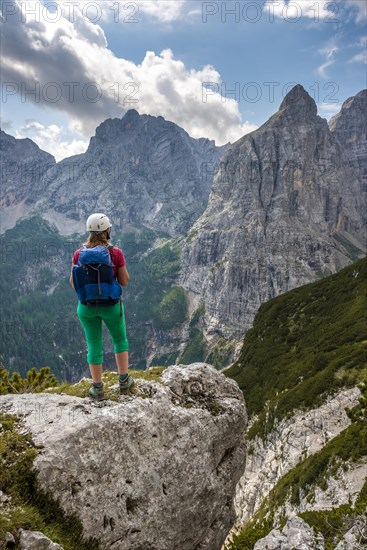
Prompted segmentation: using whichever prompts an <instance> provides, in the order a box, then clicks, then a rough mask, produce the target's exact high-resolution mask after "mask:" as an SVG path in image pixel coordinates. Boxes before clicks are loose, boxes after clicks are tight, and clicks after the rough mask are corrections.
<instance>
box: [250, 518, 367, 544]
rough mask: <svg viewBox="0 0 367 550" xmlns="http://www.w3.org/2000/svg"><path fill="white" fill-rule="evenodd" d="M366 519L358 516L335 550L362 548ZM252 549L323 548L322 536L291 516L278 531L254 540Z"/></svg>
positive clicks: (301, 520) (275, 530)
mask: <svg viewBox="0 0 367 550" xmlns="http://www.w3.org/2000/svg"><path fill="white" fill-rule="evenodd" d="M365 528H366V521H365V519H363V518H360V519H359V520H357V521H356V523H355V525H354V526H353V527H352V528H351V529H350V530H349V531H348V532H347V533H345V535H344V536H343V538H342V539H341V540H340V542H339V543H338V544H337V545H336V546H335V550H363V549H364V548H365V547H366V546H365V542H366V540H367V538H366V537H365V536H364V535H363V530H364V529H365ZM254 550H325V544H324V537H323V536H322V534H321V533H317V534H316V533H315V531H314V530H313V528H312V527H310V526H309V525H308V524H307V523H306V522H305V521H303V519H301V518H300V517H297V516H292V517H291V518H289V519H288V521H287V523H286V524H285V526H284V528H283V529H282V530H281V531H280V530H278V529H273V530H272V531H271V532H270V533H269V535H268V536H266V537H264V538H263V539H260V540H258V541H257V542H256V544H255V546H254Z"/></svg>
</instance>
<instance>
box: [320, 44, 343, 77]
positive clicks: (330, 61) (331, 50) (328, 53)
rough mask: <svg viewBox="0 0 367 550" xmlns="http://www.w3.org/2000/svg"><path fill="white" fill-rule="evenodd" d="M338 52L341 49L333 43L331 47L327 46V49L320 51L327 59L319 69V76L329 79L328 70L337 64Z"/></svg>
mask: <svg viewBox="0 0 367 550" xmlns="http://www.w3.org/2000/svg"><path fill="white" fill-rule="evenodd" d="M338 51H339V48H338V46H337V45H336V44H335V43H333V44H331V45H329V46H326V47H325V48H323V49H321V50H319V53H321V54H322V55H324V56H325V58H326V60H325V62H324V63H322V65H320V66H319V67H318V69H317V72H318V74H319V76H321V77H322V78H329V77H328V75H327V73H326V70H327V69H328V68H329V67H331V66H332V65H334V63H335V54H336V53H337V52H338Z"/></svg>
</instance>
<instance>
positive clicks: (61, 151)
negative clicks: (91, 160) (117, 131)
mask: <svg viewBox="0 0 367 550" xmlns="http://www.w3.org/2000/svg"><path fill="white" fill-rule="evenodd" d="M15 137H16V138H18V139H22V138H30V139H32V140H33V141H34V142H35V143H37V145H38V147H40V148H41V149H43V150H44V151H47V152H48V153H51V155H54V157H55V158H56V160H57V161H60V160H62V159H64V158H66V157H71V156H73V155H79V154H80V153H85V151H86V149H87V147H88V142H87V141H85V140H81V139H80V140H77V139H72V140H70V136H68V135H65V132H64V131H63V128H62V127H61V126H57V125H56V124H50V125H49V126H44V125H43V124H41V123H40V122H38V121H37V120H27V121H26V123H25V124H24V126H22V127H21V128H20V129H19V130H17V132H16V134H15Z"/></svg>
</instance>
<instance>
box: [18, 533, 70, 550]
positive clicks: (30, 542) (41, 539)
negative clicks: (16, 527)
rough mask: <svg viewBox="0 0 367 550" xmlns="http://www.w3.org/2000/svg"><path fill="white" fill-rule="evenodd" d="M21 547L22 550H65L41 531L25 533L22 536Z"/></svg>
mask: <svg viewBox="0 0 367 550" xmlns="http://www.w3.org/2000/svg"><path fill="white" fill-rule="evenodd" d="M19 546H20V548H21V549H22V550H63V548H62V546H60V544H56V543H55V542H52V540H50V539H49V538H48V537H46V536H45V535H44V534H43V533H41V532H40V531H25V530H23V529H22V532H21V534H20V541H19Z"/></svg>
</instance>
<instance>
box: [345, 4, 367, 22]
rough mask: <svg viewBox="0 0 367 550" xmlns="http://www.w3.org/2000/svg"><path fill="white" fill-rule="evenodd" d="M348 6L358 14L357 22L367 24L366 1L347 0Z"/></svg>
mask: <svg viewBox="0 0 367 550" xmlns="http://www.w3.org/2000/svg"><path fill="white" fill-rule="evenodd" d="M346 3H347V5H348V6H350V7H351V8H353V10H354V11H355V14H356V20H357V21H358V22H359V23H361V22H366V19H367V2H365V1H364V0H346Z"/></svg>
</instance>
